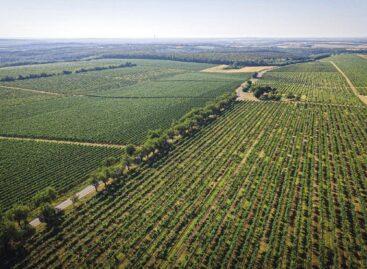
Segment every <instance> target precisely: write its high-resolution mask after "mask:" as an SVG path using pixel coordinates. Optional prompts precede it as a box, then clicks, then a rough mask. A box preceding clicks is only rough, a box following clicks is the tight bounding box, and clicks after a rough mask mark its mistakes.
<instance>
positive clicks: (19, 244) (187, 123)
mask: <svg viewBox="0 0 367 269" xmlns="http://www.w3.org/2000/svg"><path fill="white" fill-rule="evenodd" d="M234 102H236V94H234V93H233V94H225V95H223V96H221V97H219V98H217V99H216V100H214V101H212V102H209V103H208V104H207V105H206V106H205V107H202V108H195V109H192V110H191V111H189V112H188V113H186V114H185V115H184V116H183V117H182V118H181V119H180V120H179V121H177V122H174V123H172V125H171V127H170V128H168V129H166V130H151V131H149V132H148V135H147V139H146V140H145V142H144V143H143V144H142V145H140V146H137V145H133V144H130V145H127V146H126V147H125V153H124V154H123V156H121V157H111V158H108V159H106V160H104V161H103V162H102V165H101V167H99V168H98V169H96V170H95V171H94V172H92V173H91V174H90V175H89V177H88V182H89V183H90V184H91V185H93V186H94V187H95V189H96V191H97V194H98V195H99V194H106V193H107V194H108V193H109V191H112V190H113V189H114V188H116V187H118V186H119V184H121V183H123V182H125V181H126V180H127V179H128V178H133V175H135V174H137V173H139V172H140V171H141V170H142V169H143V168H144V167H145V166H146V165H148V166H151V165H154V163H155V162H156V161H157V160H159V159H160V158H162V157H163V156H165V155H167V154H168V153H169V152H170V150H172V149H173V148H174V147H175V144H176V143H177V142H179V141H180V140H182V139H185V138H187V137H190V136H193V135H194V134H195V133H197V132H198V131H199V130H200V129H201V128H202V127H204V126H206V125H208V124H210V123H211V122H213V121H214V120H215V119H216V118H217V117H219V116H220V115H221V114H222V113H224V111H225V110H226V109H227V108H229V107H230V106H232V105H233V103H234ZM100 184H103V185H104V187H105V188H104V189H105V191H104V192H100V191H99V190H100V188H99V187H100ZM56 198H57V192H56V191H55V189H54V188H51V187H48V188H46V189H44V190H42V191H40V192H39V193H37V194H35V195H34V196H33V198H32V200H31V202H30V203H29V205H14V206H13V207H12V208H11V209H10V210H8V211H7V212H5V213H3V214H1V215H0V258H1V257H4V258H5V259H9V258H10V257H12V255H19V253H21V252H22V251H24V248H23V245H24V243H25V241H26V240H27V239H28V238H30V237H31V236H32V235H33V234H34V233H35V229H34V228H33V227H32V226H31V225H30V224H29V218H30V216H31V215H30V214H31V212H36V214H37V215H38V217H39V219H40V221H41V222H43V223H45V224H46V225H47V227H48V228H49V229H52V230H53V231H54V232H57V230H58V227H59V224H60V223H61V222H62V219H63V212H62V211H61V210H58V209H56V208H55V207H54V206H52V205H51V202H52V201H54V200H55V199H56ZM78 199H79V198H78V196H77V195H74V196H73V197H72V198H71V200H72V203H73V204H76V203H77V201H78ZM0 212H1V211H0Z"/></svg>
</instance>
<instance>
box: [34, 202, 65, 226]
mask: <svg viewBox="0 0 367 269" xmlns="http://www.w3.org/2000/svg"><path fill="white" fill-rule="evenodd" d="M62 218H63V211H62V210H59V209H57V208H54V207H53V206H52V205H50V204H44V205H42V206H41V208H40V215H39V219H40V221H41V222H44V223H46V225H47V227H48V228H55V227H57V226H58V225H59V224H60V223H61V221H62Z"/></svg>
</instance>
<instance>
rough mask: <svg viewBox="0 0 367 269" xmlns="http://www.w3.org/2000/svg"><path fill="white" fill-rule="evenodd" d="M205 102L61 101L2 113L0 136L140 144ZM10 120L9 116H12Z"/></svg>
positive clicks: (163, 99) (4, 108) (194, 99)
mask: <svg viewBox="0 0 367 269" xmlns="http://www.w3.org/2000/svg"><path fill="white" fill-rule="evenodd" d="M208 100H209V99H199V98H158V99H154V98H152V99H151V98H146V99H116V98H89V97H63V98H56V99H52V100H46V101H39V102H37V103H32V104H21V105H18V106H11V107H2V108H0V121H1V122H2V126H1V129H0V130H1V134H6V135H11V136H25V137H38V138H52V139H61V140H74V141H90V142H107V143H121V144H126V143H140V142H142V141H143V140H144V138H145V137H146V134H147V132H148V130H152V129H158V128H165V127H169V126H170V124H171V123H172V121H173V120H177V119H179V118H180V117H181V116H182V115H184V114H185V113H186V112H187V111H188V110H190V109H191V108H192V107H198V106H202V105H204V104H205V103H206V102H207V101H208ZM10 115H11V117H10Z"/></svg>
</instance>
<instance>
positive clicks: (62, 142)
mask: <svg viewBox="0 0 367 269" xmlns="http://www.w3.org/2000/svg"><path fill="white" fill-rule="evenodd" d="M0 140H14V141H33V142H41V143H54V144H66V145H78V146H87V147H104V148H118V149H123V148H124V147H125V146H124V145H121V144H107V143H92V142H77V141H68V140H56V139H43V138H30V137H17V136H0Z"/></svg>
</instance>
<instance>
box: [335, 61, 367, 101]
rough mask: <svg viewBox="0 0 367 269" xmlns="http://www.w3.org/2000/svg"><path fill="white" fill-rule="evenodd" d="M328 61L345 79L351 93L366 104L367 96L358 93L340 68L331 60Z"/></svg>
mask: <svg viewBox="0 0 367 269" xmlns="http://www.w3.org/2000/svg"><path fill="white" fill-rule="evenodd" d="M330 63H331V64H332V65H333V66H334V67H335V69H336V70H338V72H339V73H340V74H341V75H342V76H343V77H344V79H345V80H346V81H347V83H348V85H349V87H350V88H351V89H352V91H353V93H354V94H355V95H356V96H357V97H358V98H359V99H360V100H361V101H362V102H363V103H364V104H365V105H367V96H364V95H361V94H359V92H358V90H357V88H356V87H355V86H354V85H353V83H352V82H351V81H350V79H349V78H348V77H347V75H346V74H345V73H344V72H343V70H341V69H340V68H339V67H338V66H337V65H336V64H335V63H334V62H333V61H330Z"/></svg>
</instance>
